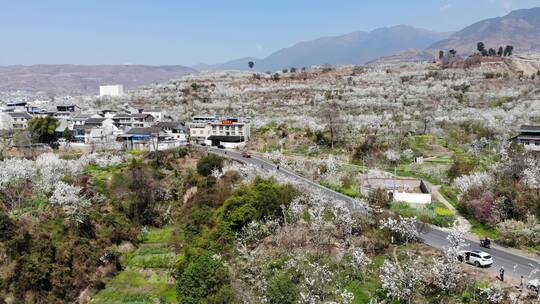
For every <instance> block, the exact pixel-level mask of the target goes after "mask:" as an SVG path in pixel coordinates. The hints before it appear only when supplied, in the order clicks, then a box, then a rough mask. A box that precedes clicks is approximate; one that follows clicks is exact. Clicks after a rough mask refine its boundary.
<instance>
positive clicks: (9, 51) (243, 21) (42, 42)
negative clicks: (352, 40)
mask: <svg viewBox="0 0 540 304" xmlns="http://www.w3.org/2000/svg"><path fill="white" fill-rule="evenodd" d="M535 6H540V0H514V1H511V0H265V1H263V0H251V1H248V0H214V1H210V0H191V1H184V0H153V1H150V0H147V1H142V0H92V1H91V0H86V1H83V0H63V1H60V0H34V1H30V0H0V65H12V64H37V63H75V64H152V65H161V64H183V65H193V64H196V63H200V62H205V63H218V62H223V61H227V60H230V59H236V58H240V57H245V56H255V57H264V56H266V55H268V54H270V53H272V52H273V51H275V50H278V49H280V48H283V47H287V46H290V45H292V44H294V43H296V42H299V41H303V40H309V39H314V38H318V37H320V36H328V35H339V34H345V33H348V32H353V31H358V30H363V31H369V30H373V29H375V28H378V27H384V26H393V25H398V24H407V25H412V26H416V27H423V28H427V29H431V30H436V31H453V30H458V29H460V28H462V27H464V26H467V25H469V24H471V23H473V22H476V21H479V20H481V19H485V18H491V17H497V16H501V15H505V14H506V13H508V12H509V11H511V10H514V9H518V8H530V7H535Z"/></svg>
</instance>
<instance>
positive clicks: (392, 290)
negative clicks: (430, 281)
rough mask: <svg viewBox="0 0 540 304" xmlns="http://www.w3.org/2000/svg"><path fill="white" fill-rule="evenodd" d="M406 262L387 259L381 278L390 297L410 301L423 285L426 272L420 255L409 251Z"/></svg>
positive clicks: (382, 268)
mask: <svg viewBox="0 0 540 304" xmlns="http://www.w3.org/2000/svg"><path fill="white" fill-rule="evenodd" d="M404 263H405V264H404V265H401V264H400V262H399V261H389V260H385V261H384V262H383V265H382V267H381V274H380V275H379V278H380V279H381V283H382V289H383V290H384V291H385V292H386V294H387V295H388V297H390V298H392V299H396V300H404V301H407V302H408V303H410V302H411V300H412V298H413V296H414V293H415V291H416V290H418V288H420V287H421V286H422V281H423V279H424V277H425V274H424V268H423V267H422V262H421V260H420V258H419V257H418V256H413V255H412V254H411V253H407V258H406V260H405V262H404Z"/></svg>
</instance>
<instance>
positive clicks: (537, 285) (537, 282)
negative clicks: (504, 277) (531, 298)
mask: <svg viewBox="0 0 540 304" xmlns="http://www.w3.org/2000/svg"><path fill="white" fill-rule="evenodd" d="M527 289H530V290H534V291H536V292H538V291H539V290H540V279H534V280H530V281H529V282H528V283H527Z"/></svg>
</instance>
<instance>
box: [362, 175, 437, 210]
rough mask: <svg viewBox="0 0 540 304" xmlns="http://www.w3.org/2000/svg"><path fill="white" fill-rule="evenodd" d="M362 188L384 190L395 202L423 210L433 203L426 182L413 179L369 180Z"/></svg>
mask: <svg viewBox="0 0 540 304" xmlns="http://www.w3.org/2000/svg"><path fill="white" fill-rule="evenodd" d="M362 187H363V188H366V189H369V190H377V189H379V190H384V191H385V192H386V193H388V195H389V196H390V198H391V199H392V200H394V201H395V202H406V203H408V204H409V205H410V206H411V207H415V208H423V207H425V206H426V205H428V204H430V203H431V193H430V191H429V189H428V187H427V185H426V184H425V183H424V181H422V180H419V179H413V178H369V179H366V180H364V181H363V183H362Z"/></svg>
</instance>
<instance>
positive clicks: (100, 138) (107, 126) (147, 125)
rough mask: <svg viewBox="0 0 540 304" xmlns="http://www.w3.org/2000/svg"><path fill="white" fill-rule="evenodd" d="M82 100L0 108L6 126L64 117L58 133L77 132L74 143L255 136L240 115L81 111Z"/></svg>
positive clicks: (126, 144)
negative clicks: (174, 116) (47, 107)
mask: <svg viewBox="0 0 540 304" xmlns="http://www.w3.org/2000/svg"><path fill="white" fill-rule="evenodd" d="M79 110H80V109H79V108H78V107H77V106H76V105H58V106H56V111H43V110H40V109H39V108H37V107H35V106H31V105H29V104H27V103H25V102H21V103H10V104H8V105H7V107H5V108H4V109H3V112H2V113H0V129H2V128H3V129H4V133H6V132H5V131H6V129H10V130H25V129H27V128H28V123H29V121H30V120H31V119H32V118H34V117H45V116H53V117H56V118H57V119H58V121H59V124H58V127H57V128H56V134H57V137H58V138H62V137H63V134H64V132H65V131H66V129H69V130H71V131H72V135H73V140H72V141H71V143H70V144H74V145H77V144H80V145H84V144H86V145H88V144H92V145H93V144H101V145H103V146H106V145H107V144H110V145H111V148H113V144H116V145H117V146H118V144H120V146H121V147H122V148H124V149H127V150H155V149H158V150H164V149H168V148H173V147H177V146H182V145H186V144H188V143H189V142H190V141H194V142H196V143H205V144H207V145H214V146H223V147H226V148H243V147H244V146H245V144H246V142H247V140H248V139H249V135H250V125H249V123H248V121H246V120H243V119H240V118H236V117H217V116H196V117H193V119H192V121H191V122H188V123H187V124H185V123H183V122H177V121H172V120H170V119H166V118H165V115H164V114H163V113H162V111H161V110H156V109H149V108H140V107H131V106H129V105H126V106H125V109H124V110H122V111H115V110H102V111H100V112H95V113H81V111H79Z"/></svg>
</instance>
